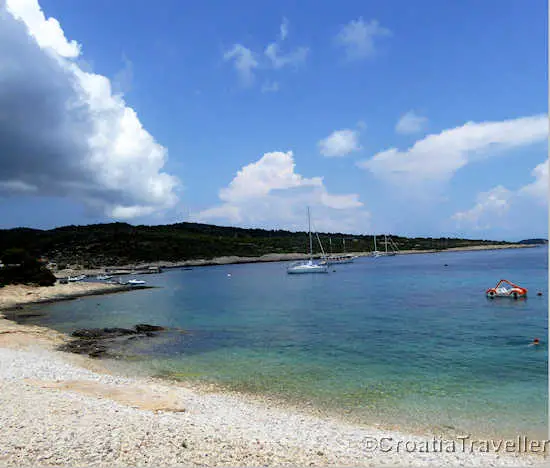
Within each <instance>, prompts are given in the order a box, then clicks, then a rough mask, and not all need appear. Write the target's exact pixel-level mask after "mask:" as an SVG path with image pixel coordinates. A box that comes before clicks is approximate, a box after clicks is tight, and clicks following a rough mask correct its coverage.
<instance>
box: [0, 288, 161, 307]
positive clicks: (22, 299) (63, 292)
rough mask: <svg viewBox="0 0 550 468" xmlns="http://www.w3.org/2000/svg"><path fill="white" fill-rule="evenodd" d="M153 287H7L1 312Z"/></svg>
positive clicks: (1, 298) (0, 295)
mask: <svg viewBox="0 0 550 468" xmlns="http://www.w3.org/2000/svg"><path fill="white" fill-rule="evenodd" d="M152 287H153V286H142V285H136V286H130V285H123V284H106V283H93V282H78V283H69V284H60V283H59V282H58V283H56V284H55V285H53V286H27V285H22V284H17V285H12V284H9V285H6V286H4V287H2V288H0V312H1V311H9V310H14V309H19V308H22V307H23V306H27V305H32V304H50V303H52V302H59V301H69V300H73V299H78V298H80V297H87V296H98V295H105V294H115V293H120V292H127V291H134V290H140V289H150V288H152Z"/></svg>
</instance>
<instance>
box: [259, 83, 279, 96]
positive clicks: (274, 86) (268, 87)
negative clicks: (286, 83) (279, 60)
mask: <svg viewBox="0 0 550 468" xmlns="http://www.w3.org/2000/svg"><path fill="white" fill-rule="evenodd" d="M277 91H279V82H277V81H266V82H265V83H264V84H263V85H262V93H276V92H277Z"/></svg>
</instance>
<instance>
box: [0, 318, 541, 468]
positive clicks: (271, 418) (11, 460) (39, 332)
mask: <svg viewBox="0 0 550 468" xmlns="http://www.w3.org/2000/svg"><path fill="white" fill-rule="evenodd" d="M67 338H68V337H67V336H66V335H63V334H61V333H59V332H56V331H54V330H51V329H48V328H45V327H39V326H35V325H21V324H17V323H15V322H12V321H10V320H7V319H5V318H0V404H1V405H2V408H4V410H3V411H2V412H1V413H0V424H2V426H3V427H8V428H9V427H17V431H14V434H13V436H12V437H10V436H6V437H5V438H4V440H3V447H2V451H1V453H0V456H1V457H2V460H3V462H7V464H9V465H15V466H30V465H32V466H36V465H41V466H50V465H56V466H90V465H97V464H108V465H109V466H135V465H138V464H139V465H141V464H143V463H147V464H152V465H155V466H176V465H190V466H198V465H202V466H204V465H206V466H260V465H270V466H273V465H276V466H280V465H293V466H311V465H316V466H328V465H332V466H369V465H375V466H378V465H380V464H389V465H394V466H403V465H413V464H414V465H422V466H432V465H434V466H454V465H456V464H457V463H459V464H468V465H472V464H476V465H482V466H486V465H487V464H489V465H490V466H503V465H508V466H516V465H517V464H518V462H519V463H520V464H522V465H539V464H543V463H544V462H545V461H546V457H544V456H542V455H526V454H519V455H515V454H510V453H505V452H504V451H501V452H493V453H481V452H480V451H478V450H474V451H473V452H472V453H470V451H469V449H468V446H466V450H465V451H462V450H461V449H460V443H459V438H454V439H453V438H451V437H449V438H443V436H442V435H437V434H433V435H431V434H424V435H421V434H411V433H408V432H401V431H400V430H399V429H391V430H387V429H381V428H380V427H376V425H372V426H366V425H364V424H356V423H349V422H345V421H342V420H338V419H337V418H335V417H333V416H330V415H326V414H323V413H322V412H317V413H316V412H314V411H309V410H308V409H307V408H305V407H302V408H299V409H298V408H292V407H288V406H286V405H282V404H281V403H280V402H279V401H277V400H276V399H274V398H271V397H269V396H266V397H263V396H259V395H258V396H256V397H251V396H249V395H246V394H241V393H237V392H228V391H223V390H221V389H220V388H218V387H217V386H212V387H211V388H206V386H205V385H195V384H193V383H192V382H185V381H184V382H176V381H169V380H164V379H159V378H152V377H125V376H121V375H118V374H117V373H116V372H112V371H110V370H108V369H107V368H105V367H104V366H103V365H102V363H101V361H97V360H94V359H91V358H88V357H84V356H81V355H73V354H67V353H63V352H60V351H56V350H55V348H56V347H57V346H58V345H59V344H61V343H63V342H65V341H66V340H67ZM372 440H376V441H382V440H385V441H386V442H385V444H386V446H390V445H392V444H393V447H394V450H390V451H383V450H372V449H370V448H369V444H370V443H371V442H369V441H372ZM434 440H437V441H441V442H439V443H441V444H443V447H450V446H451V444H455V450H454V453H447V452H446V451H445V450H437V447H436V449H435V450H434V449H432V450H428V451H427V452H426V451H425V450H424V451H423V450H421V448H422V447H427V445H426V444H428V443H429V444H432V442H433V441H434ZM472 440H474V439H472ZM30 441H35V443H32V444H31V443H30ZM36 441H38V443H36ZM398 441H403V444H404V443H405V442H408V443H409V444H410V446H412V445H414V446H415V447H418V448H417V449H415V450H414V451H407V450H398V449H396V447H395V444H396V443H397V442H398ZM431 446H432V445H430V447H431Z"/></svg>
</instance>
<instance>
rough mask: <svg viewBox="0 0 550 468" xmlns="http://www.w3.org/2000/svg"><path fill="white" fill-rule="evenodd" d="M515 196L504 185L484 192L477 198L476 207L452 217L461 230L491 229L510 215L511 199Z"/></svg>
mask: <svg viewBox="0 0 550 468" xmlns="http://www.w3.org/2000/svg"><path fill="white" fill-rule="evenodd" d="M512 196H513V194H512V192H510V190H508V189H506V188H504V187H503V186H502V185H499V186H497V187H494V188H493V189H491V190H489V191H487V192H482V193H480V194H479V195H478V197H477V203H476V204H475V206H474V207H473V208H471V209H469V210H467V211H460V212H458V213H455V214H454V215H453V216H452V219H454V220H455V221H456V222H457V226H458V227H459V228H462V227H465V226H467V227H472V228H474V229H489V228H491V227H492V226H491V224H492V223H493V222H494V221H495V220H498V219H500V218H502V217H503V216H505V215H507V214H508V211H509V209H510V199H511V198H512Z"/></svg>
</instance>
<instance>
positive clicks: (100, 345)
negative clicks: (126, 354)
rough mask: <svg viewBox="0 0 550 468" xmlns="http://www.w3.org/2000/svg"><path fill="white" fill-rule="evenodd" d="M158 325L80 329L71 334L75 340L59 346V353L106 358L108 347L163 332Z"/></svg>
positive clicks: (162, 328) (142, 324) (143, 324)
mask: <svg viewBox="0 0 550 468" xmlns="http://www.w3.org/2000/svg"><path fill="white" fill-rule="evenodd" d="M164 330H165V328H164V327H161V326H159V325H149V324H146V323H140V324H138V325H135V326H134V328H133V329H132V328H120V327H108V328H80V329H78V330H75V331H74V332H72V333H71V336H72V337H74V338H75V339H74V340H72V341H69V342H67V343H65V344H63V345H61V346H59V348H58V349H59V350H60V351H66V352H69V353H75V354H87V355H88V356H90V357H95V358H99V357H106V356H108V355H109V354H110V353H109V351H110V347H112V346H113V345H115V343H116V345H120V344H121V343H122V344H124V342H126V341H129V340H135V339H137V338H146V337H154V336H156V334H155V333H154V332H158V331H164Z"/></svg>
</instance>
